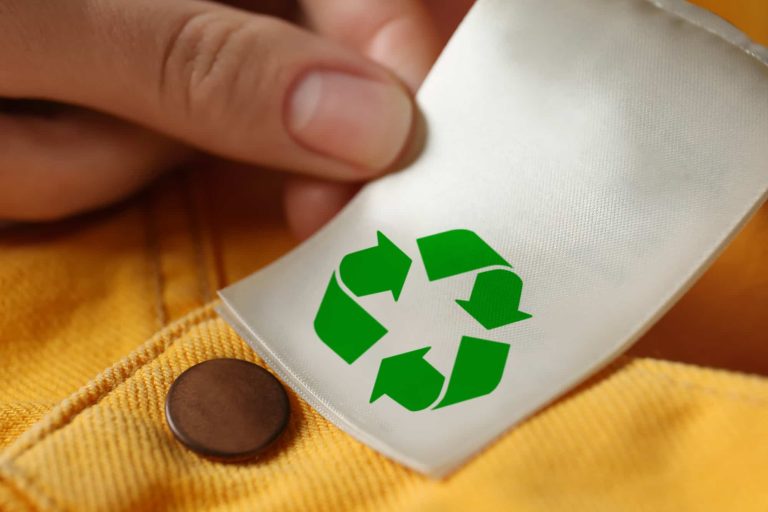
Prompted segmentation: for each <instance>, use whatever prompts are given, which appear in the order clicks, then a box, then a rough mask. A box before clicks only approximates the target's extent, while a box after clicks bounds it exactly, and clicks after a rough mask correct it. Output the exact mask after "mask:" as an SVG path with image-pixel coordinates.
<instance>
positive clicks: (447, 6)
mask: <svg viewBox="0 0 768 512" xmlns="http://www.w3.org/2000/svg"><path fill="white" fill-rule="evenodd" d="M474 3H475V0H450V1H448V2H446V0H424V4H425V6H426V7H427V11H429V14H430V16H431V17H432V19H433V20H435V25H436V26H437V30H438V33H439V34H440V39H441V40H442V44H443V45H445V43H447V42H448V39H450V38H451V35H453V32H454V31H455V30H456V27H458V26H459V23H460V22H461V20H462V19H463V18H464V16H466V14H467V12H468V11H469V9H470V7H472V5H473V4H474Z"/></svg>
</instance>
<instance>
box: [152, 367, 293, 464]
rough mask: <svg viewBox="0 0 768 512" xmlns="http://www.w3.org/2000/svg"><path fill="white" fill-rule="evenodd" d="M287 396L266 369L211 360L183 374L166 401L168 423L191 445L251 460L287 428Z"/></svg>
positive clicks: (218, 456) (216, 456)
mask: <svg viewBox="0 0 768 512" xmlns="http://www.w3.org/2000/svg"><path fill="white" fill-rule="evenodd" d="M289 414H290V406H289V404H288V395H287V394H286V393H285V389H284V388H283V386H282V384H280V382H279V381H278V380H277V379H276V378H275V377H274V376H273V375H272V374H271V373H269V372H268V371H267V370H265V369H264V368H262V367H260V366H257V365H255V364H253V363H249V362H248V361H242V360H240V359H212V360H210V361H205V362H203V363H200V364H197V365H195V366H193V367H191V368H189V369H187V370H186V371H185V372H184V373H182V374H181V375H179V378H178V379H176V382H174V383H173V385H171V389H170V390H169V391H168V397H167V398H166V400H165V417H166V419H167V420H168V426H169V427H170V428H171V431H172V432H173V434H174V435H175V436H176V438H177V439H178V440H179V441H181V442H182V443H183V444H184V445H185V446H186V447H187V448H189V449H190V450H193V451H195V452H197V453H199V454H201V455H204V456H206V457H211V458H214V459H218V460H225V461H240V460H245V459H250V458H252V457H254V456H256V455H258V454H259V453H261V452H263V451H264V450H265V449H266V448H267V447H268V446H269V445H270V444H271V443H272V442H273V441H275V440H276V439H277V438H278V437H280V434H281V433H282V432H283V430H284V429H285V426H286V424H287V423H288V416H289Z"/></svg>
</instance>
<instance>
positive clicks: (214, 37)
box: [160, 12, 268, 119]
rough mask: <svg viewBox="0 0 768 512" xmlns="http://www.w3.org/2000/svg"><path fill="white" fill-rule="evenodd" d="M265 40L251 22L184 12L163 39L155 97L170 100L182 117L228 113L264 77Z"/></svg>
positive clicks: (232, 112)
mask: <svg viewBox="0 0 768 512" xmlns="http://www.w3.org/2000/svg"><path fill="white" fill-rule="evenodd" d="M265 46H266V44H265V42H264V41H263V40H262V37H261V35H260V31H259V30H257V29H256V27H254V26H253V25H252V23H250V22H249V21H244V20H242V19H240V18H238V17H235V16H232V15H229V14H228V13H219V12H206V13H201V14H196V15H193V16H190V17H188V18H186V19H185V20H183V21H182V23H180V25H179V28H178V29H177V30H176V31H175V32H173V34H172V35H171V36H170V37H169V39H168V41H167V43H166V45H165V49H164V50H165V51H164V54H163V60H162V64H161V73H160V95H161V101H163V102H164V103H166V104H167V102H176V103H177V104H178V106H180V107H181V109H182V111H183V112H185V114H186V116H187V117H188V118H193V119H199V118H200V117H201V116H202V117H204V118H211V117H213V118H221V117H223V118H226V119H231V118H232V117H233V115H234V116H236V115H237V113H238V111H239V109H240V108H242V107H243V105H238V102H243V100H244V98H245V97H248V98H250V99H252V98H253V97H254V96H253V95H254V92H255V91H254V88H255V89H258V88H259V87H260V85H261V84H262V83H263V82H264V78H263V77H264V75H265V74H266V73H265V68H266V67H268V66H267V65H265V63H266V62H267V57H268V55H267V52H266V50H265ZM245 89H247V90H245ZM250 107H251V108H252V105H251V106H250ZM235 118H236V117H235Z"/></svg>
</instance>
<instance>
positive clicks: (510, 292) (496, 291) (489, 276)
mask: <svg viewBox="0 0 768 512" xmlns="http://www.w3.org/2000/svg"><path fill="white" fill-rule="evenodd" d="M522 292H523V280H522V279H520V276H518V275H517V274H515V273H514V272H512V271H511V270H503V269H496V270H488V271H486V272H481V273H479V274H478V275H477V278H476V279H475V285H474V287H473V288H472V294H471V295H470V297H469V300H461V299H459V300H457V301H456V303H457V304H458V305H459V306H461V307H462V308H464V311H466V312H467V313H469V314H470V315H472V317H473V318H474V319H475V320H477V321H478V322H480V323H481V324H482V326H483V327H485V328H486V329H495V328H496V327H501V326H502V325H508V324H513V323H515V322H519V321H520V320H525V319H526V318H531V315H529V314H528V313H524V312H522V311H519V310H518V308H519V307H520V295H521V294H522Z"/></svg>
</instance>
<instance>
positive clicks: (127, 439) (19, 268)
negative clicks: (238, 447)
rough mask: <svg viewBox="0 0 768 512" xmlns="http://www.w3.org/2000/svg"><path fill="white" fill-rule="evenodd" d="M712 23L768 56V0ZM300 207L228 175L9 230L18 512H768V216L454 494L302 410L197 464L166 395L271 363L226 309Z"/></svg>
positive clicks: (0, 462)
mask: <svg viewBox="0 0 768 512" xmlns="http://www.w3.org/2000/svg"><path fill="white" fill-rule="evenodd" d="M737 4H738V5H741V6H743V9H742V10H738V9H737V7H736V5H737ZM706 5H707V6H708V7H712V8H716V9H720V8H722V9H724V13H725V15H726V16H729V17H730V20H731V21H732V22H734V23H735V24H737V25H739V26H743V28H744V29H746V30H750V29H752V30H753V31H752V33H751V35H752V37H754V38H755V39H756V40H758V41H761V42H763V43H768V33H766V32H765V31H764V30H765V27H766V26H768V8H766V7H765V6H764V4H763V3H762V2H758V1H754V2H751V3H750V2H749V1H743V2H726V1H725V0H722V1H719V2H716V1H715V0H711V1H708V2H706ZM761 30H762V32H761ZM278 192H279V190H278V183H277V180H276V179H275V178H274V177H273V176H271V175H266V176H265V175H257V173H254V172H253V171H252V170H229V171H228V170H224V169H209V170H207V172H205V173H202V172H200V173H197V172H195V173H191V174H188V175H174V176H171V177H169V178H168V179H166V180H164V181H163V182H161V183H159V184H157V185H156V186H154V187H153V188H152V189H151V190H150V191H149V192H147V193H145V194H143V195H142V196H140V197H137V198H134V199H132V200H130V201H128V202H126V203H124V204H121V205H117V206H115V207H113V208H111V209H109V210H107V211H104V212H100V213H97V214H92V215H88V216H84V217H81V218H77V219H72V220H68V221H64V222H61V223H56V224H52V225H47V226H17V227H12V228H8V229H5V230H4V231H0V287H2V293H0V510H3V511H6V510H8V511H15V510H163V509H168V510H252V509H259V510H371V511H378V510H382V511H383V510H398V511H400V510H418V511H422V510H441V511H442V510H468V509H472V510H561V509H566V508H567V509H570V510H589V511H599V510H652V511H664V510H696V511H701V510H740V511H751V510H755V511H762V510H766V509H768V488H766V486H765V482H768V465H766V464H765V460H768V443H766V441H765V440H766V439H768V380H766V378H765V375H768V363H766V361H768V357H766V355H767V351H768V347H766V343H765V332H768V315H765V310H766V306H767V305H768V286H767V285H766V283H768V271H766V269H765V257H766V252H765V251H766V243H765V241H766V239H767V238H766V237H768V208H766V207H764V208H762V209H761V210H760V211H759V212H758V213H757V215H756V216H755V218H753V219H752V221H751V222H750V223H749V225H748V226H747V227H746V228H745V230H744V231H743V232H742V233H741V234H740V235H739V236H738V238H737V239H736V240H735V241H734V242H733V243H732V244H731V246H730V247H729V248H728V249H727V250H726V251H725V253H724V254H723V255H722V256H721V257H720V259H719V260H718V261H717V262H716V263H715V265H714V266H713V267H712V268H711V269H710V270H709V271H708V272H707V274H706V275H705V276H703V278H702V279H701V280H700V281H699V283H698V284H697V285H696V286H694V288H693V289H692V290H691V291H690V292H689V293H688V294H687V295H686V296H685V297H684V298H683V299H682V300H681V301H680V303H678V305H677V306H675V308H673V309H672V310H671V311H670V312H669V313H668V314H667V315H666V316H665V317H664V318H663V319H662V320H661V321H660V322H659V324H657V326H656V327H654V328H653V329H652V330H651V331H650V332H649V333H648V334H647V335H646V336H645V337H644V339H643V340H641V341H640V342H639V343H638V345H637V346H636V347H635V348H634V349H633V350H632V352H631V353H630V355H629V356H626V357H624V358H622V359H620V360H619V361H617V362H616V363H615V364H614V365H613V366H611V367H610V368H609V369H607V370H606V371H604V372H602V373H601V374H599V375H597V376H595V377H594V378H593V379H591V380H590V381H589V382H588V383H586V384H584V385H583V386H581V387H580V388H578V389H576V390H574V391H573V392H571V393H570V394H569V395H567V396H566V397H564V398H562V399H561V400H559V401H558V402H556V403H555V404H553V405H551V406H550V407H548V408H546V409H544V410H543V411H541V412H540V413H539V414H537V415H536V416H534V417H533V418H531V419H530V420H528V421H526V422H524V423H523V424H522V425H520V426H519V427H517V428H515V429H513V430H511V431H510V432H508V433H507V434H505V435H504V436H503V437H502V438H501V439H499V440H498V441H497V442H495V443H494V444H493V445H492V446H491V447H490V448H489V449H487V450H486V451H484V452H483V453H481V454H480V455H479V456H478V457H476V458H475V459H473V460H472V461H471V462H470V463H469V464H468V465H467V466H465V467H464V468H462V469H461V470H460V471H459V472H457V473H455V474H454V475H452V476H451V477H449V478H447V479H444V480H430V479H427V478H424V477H421V476H418V475H416V474H415V473H413V472H411V471H408V470H406V469H404V468H402V467H401V466H399V465H397V464H395V463H393V462H391V461H389V460H388V459H386V458H384V457H382V456H380V455H378V454H376V453H375V452H373V451H372V450H370V449H368V448H366V447H365V446H363V445H362V444H360V443H358V442H357V441H355V440H353V439H352V438H351V437H349V436H348V435H346V434H344V433H342V432H341V431H339V430H338V429H337V428H335V427H334V426H332V425H331V424H330V423H328V422H327V421H325V420H324V419H323V418H322V417H320V416H319V415H318V414H317V413H316V412H314V411H313V410H312V409H311V408H310V407H308V406H307V405H306V404H304V403H303V402H302V401H301V400H299V399H298V398H296V397H295V396H293V395H291V401H292V402H291V405H292V408H293V414H292V417H291V421H290V425H289V429H288V432H287V434H286V435H285V436H284V437H283V438H282V440H281V441H280V442H279V443H278V444H277V445H276V446H275V447H274V448H272V449H271V450H270V451H269V453H267V454H265V456H264V457H262V458H261V459H260V460H258V461H256V462H254V463H251V464H244V465H237V464H219V463H214V462H210V461H207V460H204V459H201V458H199V457H197V456H195V455H194V454H192V453H190V452H188V451H187V450H185V449H184V448H183V447H182V446H181V445H179V444H178V443H177V442H176V441H175V440H174V438H173V437H172V435H171V433H170V431H169V430H168V428H167V426H166V424H165V421H164V417H163V405H164V404H163V402H164V398H165V393H166V392H167V389H168V386H169V385H170V384H171V382H172V381H173V380H174V378H176V377H177V376H178V375H179V374H180V373H181V372H182V371H183V370H184V369H186V368H188V367H189V366H191V365H193V364H195V363H196V362H199V361H203V360H206V359H209V358H213V357H240V358H243V359H248V360H251V361H255V362H259V361H258V359H257V358H256V356H255V354H254V353H253V352H252V351H251V350H250V349H249V348H247V346H246V345H245V344H244V343H243V342H242V341H241V340H240V339H239V338H238V337H237V336H236V335H235V334H234V333H233V332H232V331H231V330H230V329H229V328H228V327H227V326H226V325H225V324H224V323H223V322H222V321H221V320H220V319H219V318H217V317H216V315H215V314H214V313H213V311H212V304H211V303H210V301H211V299H212V298H213V296H214V293H215V290H216V289H218V288H220V287H221V286H223V285H225V284H227V283H231V282H234V281H236V280H237V279H239V278H241V277H244V276H245V275H247V274H249V273H251V272H253V271H254V270H256V269H258V268H260V267H261V266H263V265H265V264H266V263H268V262H270V261H272V260H274V259H275V258H276V257H278V256H279V255H281V254H283V253H284V252H286V251H287V250H288V249H289V248H290V247H291V246H292V244H293V242H292V241H291V238H290V236H289V235H288V233H287V231H286V229H285V226H284V223H283V220H282V218H281V217H280V214H279V193H278ZM145 340H149V341H145ZM649 356H650V357H649ZM665 357H668V358H673V359H676V360H678V361H688V362H694V363H698V364H705V365H708V366H711V367H715V368H703V367H701V366H696V365H691V364H685V363H681V362H669V361H664V360H662V359H663V358H665ZM716 368H724V369H716ZM739 370H745V371H748V372H751V373H752V375H748V374H745V373H741V372H740V371H739Z"/></svg>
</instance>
